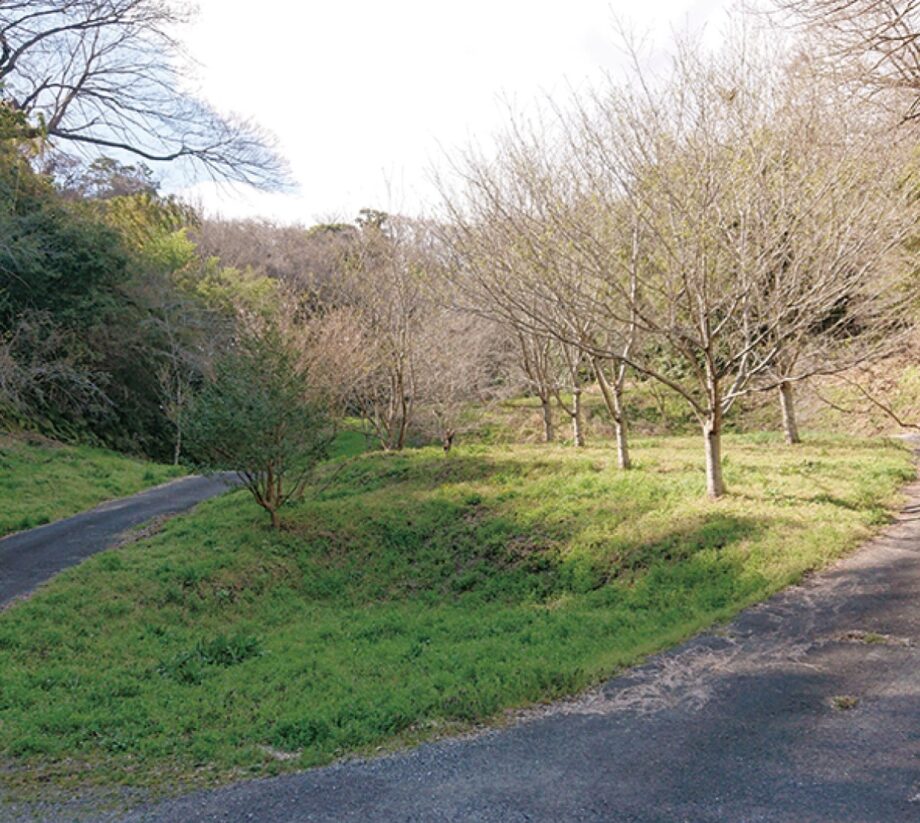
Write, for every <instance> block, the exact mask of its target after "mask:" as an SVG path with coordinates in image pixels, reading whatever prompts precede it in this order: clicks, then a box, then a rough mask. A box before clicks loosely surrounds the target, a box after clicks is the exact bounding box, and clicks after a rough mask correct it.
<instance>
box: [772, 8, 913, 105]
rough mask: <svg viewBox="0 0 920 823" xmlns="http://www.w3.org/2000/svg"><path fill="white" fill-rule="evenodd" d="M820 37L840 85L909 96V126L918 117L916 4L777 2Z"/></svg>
mask: <svg viewBox="0 0 920 823" xmlns="http://www.w3.org/2000/svg"><path fill="white" fill-rule="evenodd" d="M774 2H775V3H776V5H777V6H778V7H779V8H780V9H782V10H783V11H785V12H787V13H790V14H791V15H792V16H793V18H794V19H795V20H797V21H799V22H800V23H802V24H804V25H805V26H806V27H807V28H808V29H809V30H810V31H811V32H813V33H814V34H815V35H816V39H815V41H814V42H813V43H810V44H808V47H814V48H815V49H817V51H818V55H817V56H819V57H822V58H824V59H825V62H826V66H827V68H828V69H829V70H830V71H832V72H833V74H834V76H835V77H837V78H838V79H840V80H850V81H855V82H856V83H857V84H858V85H860V86H862V87H864V88H866V89H868V90H869V91H871V92H875V93H883V94H885V93H890V92H895V93H896V99H897V96H900V95H906V96H907V97H909V99H910V101H909V103H908V105H907V106H906V108H905V109H904V110H903V117H904V119H905V120H915V119H916V118H917V117H920V2H918V0H774Z"/></svg>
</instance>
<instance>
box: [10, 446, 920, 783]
mask: <svg viewBox="0 0 920 823" xmlns="http://www.w3.org/2000/svg"><path fill="white" fill-rule="evenodd" d="M726 446H727V448H726V452H727V455H728V456H727V459H726V464H727V465H726V478H727V481H728V484H729V487H730V490H731V494H730V495H729V496H728V497H727V498H726V499H724V500H722V501H720V502H718V503H716V504H712V503H708V502H706V501H705V500H704V499H703V498H702V494H703V490H704V483H703V477H702V473H701V469H700V462H701V461H700V458H701V450H700V448H699V443H698V442H697V439H696V438H692V439H689V438H688V439H676V438H675V439H661V440H657V441H641V442H638V443H637V444H636V448H635V457H636V461H637V464H638V468H637V469H636V470H635V471H633V472H631V473H628V474H623V473H619V472H617V471H616V470H615V469H614V467H613V460H612V455H611V453H610V450H609V449H606V448H593V449H588V450H585V451H584V452H583V453H578V454H576V453H575V452H574V451H573V450H571V449H563V448H546V447H538V446H534V447H517V448H506V447H482V446H479V447H466V448H461V449H459V450H457V453H455V454H453V455H451V456H450V457H448V458H445V457H444V456H443V455H441V454H440V453H439V450H437V449H423V450H419V451H416V452H412V453H406V454H402V455H385V454H373V455H368V456H365V457H362V458H358V459H357V460H356V461H354V462H353V463H351V464H350V465H349V466H348V467H347V468H346V469H344V470H343V471H342V472H341V473H340V474H339V475H338V477H337V479H336V480H335V481H334V482H333V483H331V485H329V486H328V487H327V488H325V489H324V490H323V491H322V492H321V493H320V494H319V496H318V499H315V500H313V501H307V502H304V503H302V504H300V505H299V506H298V507H296V508H294V509H292V510H291V511H290V512H289V513H288V524H289V525H288V528H287V530H286V531H285V532H283V533H282V534H280V535H276V534H273V533H271V532H270V531H269V530H268V529H267V528H266V527H265V517H264V515H263V514H262V513H261V512H260V511H258V510H257V509H256V508H255V507H254V506H253V505H251V504H250V503H249V502H248V501H247V500H246V498H245V495H244V493H242V492H235V493H233V494H230V495H227V496H225V497H223V498H220V499H217V500H214V501H211V502H209V503H207V504H204V505H203V506H201V507H200V508H199V509H198V510H197V511H196V512H195V513H194V514H192V515H190V516H185V517H180V518H177V519H176V520H174V521H172V522H170V523H169V524H168V525H167V526H166V527H165V529H164V530H163V531H162V532H161V533H160V534H159V535H157V536H156V537H154V538H152V539H150V540H148V541H146V542H144V543H139V544H135V545H132V546H129V547H127V548H123V549H120V550H115V551H110V552H106V553H104V554H101V555H98V556H96V557H94V558H92V559H90V560H89V561H87V562H86V563H84V564H82V565H81V566H79V567H77V568H75V569H72V570H70V571H68V572H65V573H64V574H63V575H61V576H60V577H59V578H58V579H57V580H56V581H55V582H54V583H52V584H51V585H50V586H48V587H47V588H45V589H44V590H42V591H41V592H40V593H39V594H38V595H37V596H35V597H34V598H33V599H32V600H30V601H28V602H25V603H23V604H21V605H19V606H17V607H16V608H14V609H12V610H10V611H8V612H6V613H4V614H2V615H0V673H2V675H0V758H2V759H6V760H9V761H12V764H13V768H12V769H10V770H5V771H3V772H2V775H0V780H4V781H5V782H7V784H19V785H20V786H28V785H36V784H35V781H37V780H44V779H53V780H68V779H79V780H90V781H95V782H105V781H111V780H114V779H119V780H125V781H127V782H130V783H137V784H144V783H146V784H157V783H162V781H164V780H168V779H186V778H187V779H192V778H194V779H195V780H201V779H205V778H211V777H219V778H228V777H231V776H237V777H238V776H241V775H244V774H260V773H268V772H273V771H278V770H283V769H291V768H296V767H303V766H307V765H311V764H316V763H321V762H325V761H328V760H329V759H331V758H334V757H336V756H339V755H341V754H343V753H346V752H349V751H367V750H372V749H374V748H375V747H377V746H380V745H391V744H394V743H398V742H406V741H411V740H417V739H421V738H424V737H430V736H432V735H435V734H439V733H443V732H444V731H449V730H454V729H457V728H461V727H462V726H463V725H465V724H469V723H471V722H474V721H477V720H481V719H485V718H489V717H494V716H495V715H496V714H498V713H500V712H501V711H502V710H503V709H506V708H509V707H515V706H521V705H523V704H526V703H529V702H533V701H538V700H543V699H549V698H553V697H557V696H560V695H564V694H567V693H571V692H573V691H575V690H578V689H580V688H582V687H584V686H586V685H588V684H590V683H592V682H596V681H597V680H599V679H600V678H603V677H605V676H607V675H609V674H610V673H612V672H614V671H616V670H617V669H618V668H619V667H622V666H624V665H627V664H629V663H631V662H634V661H636V660H637V659H638V658H640V657H641V656H642V655H644V654H647V653H649V652H651V651H654V650H656V649H660V648H662V647H664V646H667V645H669V644H673V643H674V642H676V641H678V640H680V639H681V638H684V637H686V636H688V635H689V634H691V633H693V632H695V631H697V630H698V629H699V628H701V627H703V626H705V625H707V624H709V623H711V622H713V621H714V620H718V619H721V618H726V617H728V616H729V615H731V614H733V613H734V612H736V611H737V610H738V609H740V608H741V607H743V606H744V605H746V604H749V603H751V602H752V601H755V600H758V599H760V598H763V597H765V596H766V595H768V594H769V593H771V592H773V591H775V590H776V589H778V588H780V587H781V586H783V585H786V584H788V583H790V582H791V581H794V580H796V579H797V578H798V577H800V576H801V574H802V573H803V572H805V571H806V570H809V569H812V568H815V567H818V566H820V565H822V564H824V563H826V562H827V561H829V560H830V559H832V558H834V557H836V556H838V555H839V554H841V553H842V552H843V551H845V550H847V549H849V548H852V547H853V546H854V545H855V544H856V543H857V542H858V541H859V540H861V539H863V538H864V537H865V536H866V535H867V534H868V533H869V532H870V531H871V529H872V527H874V526H876V525H877V524H879V523H881V522H883V521H884V520H885V519H886V516H887V515H886V507H888V506H890V505H892V504H893V503H895V502H896V500H897V488H898V486H899V485H900V484H902V483H903V482H904V481H905V480H907V479H908V478H910V477H911V476H912V475H913V471H912V467H911V460H910V456H909V454H908V453H907V452H906V451H905V450H902V449H900V448H898V447H896V446H892V445H889V444H885V443H882V442H880V441H860V442H855V443H854V442H853V441H844V440H831V439H812V440H811V441H809V442H808V443H806V444H805V445H803V446H802V447H798V448H787V447H784V446H783V445H782V444H781V443H780V442H779V441H778V440H777V439H776V438H775V437H753V436H736V437H731V438H729V440H728V442H727V444H726ZM282 752H285V753H288V752H289V753H293V754H294V756H293V757H292V758H290V759H283V760H282V759H280V757H281V753H282Z"/></svg>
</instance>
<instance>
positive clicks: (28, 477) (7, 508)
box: [0, 435, 183, 536]
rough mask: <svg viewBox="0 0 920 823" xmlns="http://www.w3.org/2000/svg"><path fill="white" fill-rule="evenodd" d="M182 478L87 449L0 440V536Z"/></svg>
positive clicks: (173, 470)
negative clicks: (171, 479) (172, 479)
mask: <svg viewBox="0 0 920 823" xmlns="http://www.w3.org/2000/svg"><path fill="white" fill-rule="evenodd" d="M181 474H183V470H182V469H177V468H175V467H173V466H161V465H158V464H156V463H147V462H144V461H142V460H135V459H132V458H129V457H125V456H123V455H120V454H116V453H115V452H110V451H104V450H102V449H94V448H89V447H88V446H64V445H61V444H59V443H55V442H53V441H50V440H39V439H33V440H27V439H24V438H21V437H14V436H12V435H0V536H2V535H4V534H9V533H10V532H14V531H20V530H22V529H31V528H34V527H35V526H41V525H44V524H45V523H51V522H52V521H54V520H59V519H60V518H62V517H68V516H70V515H72V514H76V513H77V512H81V511H84V510H85V509H89V508H92V507H93V506H95V505H97V504H99V503H101V502H103V501H104V500H109V499H111V498H114V497H123V496H125V495H129V494H134V492H138V491H141V489H144V488H147V487H148V486H155V485H157V484H159V483H164V482H165V481H167V480H169V479H170V478H173V477H178V476H179V475H181Z"/></svg>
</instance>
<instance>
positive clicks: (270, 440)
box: [187, 323, 334, 528]
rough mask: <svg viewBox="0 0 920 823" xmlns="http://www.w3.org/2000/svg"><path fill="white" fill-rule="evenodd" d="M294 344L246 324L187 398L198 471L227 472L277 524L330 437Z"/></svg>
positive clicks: (329, 428) (273, 330)
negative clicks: (211, 372)
mask: <svg viewBox="0 0 920 823" xmlns="http://www.w3.org/2000/svg"><path fill="white" fill-rule="evenodd" d="M327 409H328V406H327V405H326V404H325V403H323V402H322V399H321V398H320V397H318V396H317V395H316V392H315V390H314V389H313V386H312V384H311V380H310V375H309V373H308V369H307V368H306V366H304V365H303V363H302V358H301V357H300V352H299V351H298V349H297V346H296V345H295V344H293V343H291V342H290V341H289V340H288V339H286V338H285V336H284V335H283V334H282V333H281V331H280V330H279V329H278V328H277V327H276V326H274V325H271V324H267V323H263V324H260V325H259V326H258V327H255V328H253V327H250V328H245V329H244V331H243V332H241V333H240V335H239V336H238V338H237V340H236V342H235V344H234V346H233V348H232V349H231V350H230V351H229V352H227V353H226V354H225V355H224V356H223V357H221V358H220V359H219V360H218V361H217V363H216V364H215V369H214V375H213V378H212V379H211V380H209V381H208V382H207V383H206V384H205V386H204V387H203V388H202V389H201V391H200V392H199V393H198V394H197V396H196V397H195V398H194V399H193V401H192V403H191V407H190V410H189V415H188V432H187V443H188V451H189V453H190V454H191V455H192V458H193V459H194V460H195V462H196V464H197V465H198V466H199V467H200V468H202V469H204V470H205V471H210V472H216V471H233V472H236V473H237V474H238V475H239V477H240V478H241V479H242V481H243V483H244V484H245V486H246V488H248V489H249V491H250V492H251V493H252V496H253V498H254V499H255V501H256V502H257V503H258V504H259V505H260V506H261V507H262V508H263V509H265V511H267V512H268V514H269V516H270V517H271V521H272V525H273V526H274V527H275V528H278V527H279V526H280V525H281V521H280V518H279V514H278V510H279V509H280V508H281V507H282V506H284V505H285V504H286V503H288V502H289V501H290V500H293V499H295V498H297V497H299V496H300V495H301V494H302V493H303V489H304V486H305V484H306V482H307V480H308V479H309V476H310V474H311V472H312V469H313V467H314V466H315V465H316V463H317V462H318V461H319V460H322V459H323V458H324V457H325V456H326V454H327V452H328V448H329V445H330V444H331V442H332V438H333V436H334V428H333V426H332V421H331V420H330V418H329V414H328V411H327Z"/></svg>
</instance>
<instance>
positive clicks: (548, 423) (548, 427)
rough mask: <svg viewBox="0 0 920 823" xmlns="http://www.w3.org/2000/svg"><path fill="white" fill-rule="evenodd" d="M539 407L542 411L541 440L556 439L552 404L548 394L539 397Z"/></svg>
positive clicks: (550, 441) (549, 440) (551, 440)
mask: <svg viewBox="0 0 920 823" xmlns="http://www.w3.org/2000/svg"><path fill="white" fill-rule="evenodd" d="M540 408H541V409H542V411H543V442H544V443H552V442H553V440H555V439H556V430H555V428H554V427H553V406H552V404H551V403H550V399H549V396H546V397H540Z"/></svg>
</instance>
